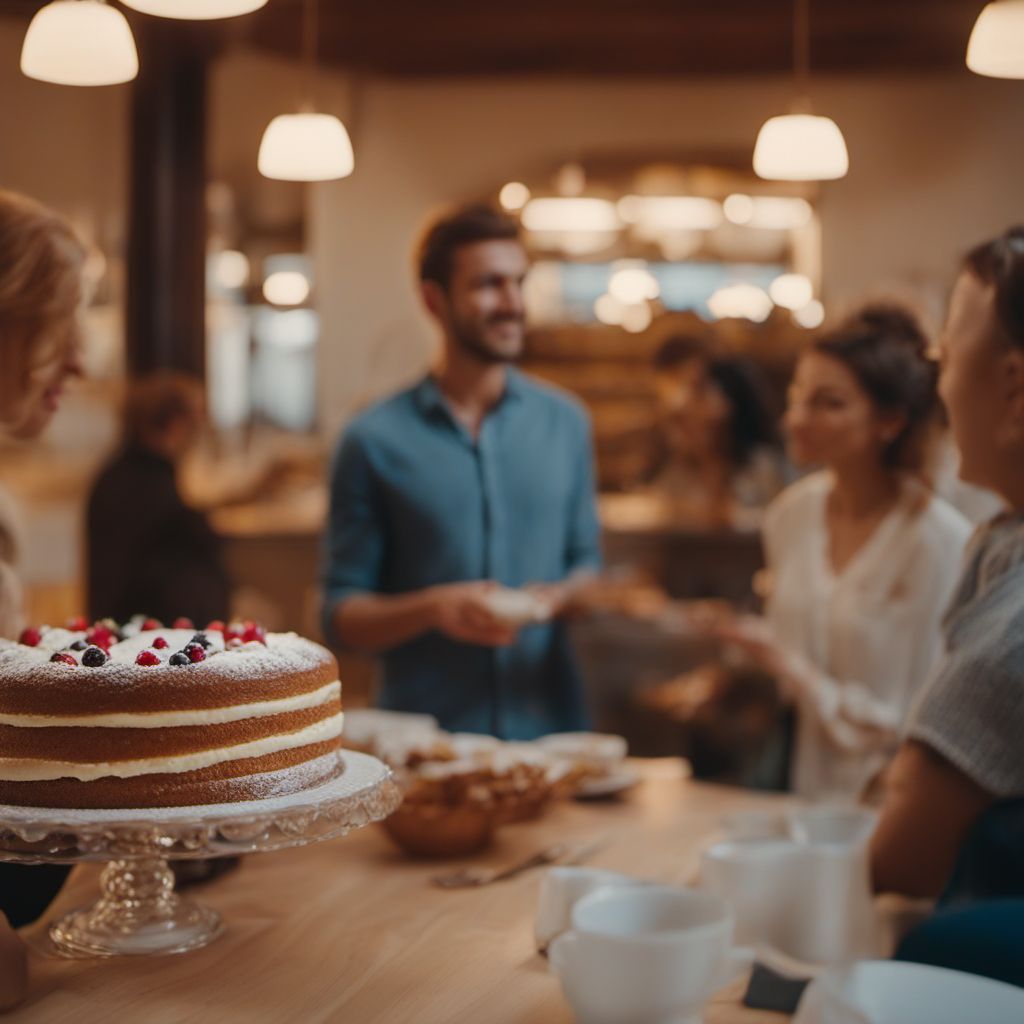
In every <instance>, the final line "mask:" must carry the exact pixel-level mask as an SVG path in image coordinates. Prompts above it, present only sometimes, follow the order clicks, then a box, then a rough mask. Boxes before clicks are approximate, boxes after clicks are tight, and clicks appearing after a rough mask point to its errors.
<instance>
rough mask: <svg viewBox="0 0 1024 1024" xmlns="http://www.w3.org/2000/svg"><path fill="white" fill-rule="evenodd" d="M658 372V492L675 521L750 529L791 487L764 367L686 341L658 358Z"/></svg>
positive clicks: (673, 341)
mask: <svg viewBox="0 0 1024 1024" xmlns="http://www.w3.org/2000/svg"><path fill="white" fill-rule="evenodd" d="M654 369H655V382H656V389H657V396H658V407H659V416H658V419H659V425H660V427H661V452H660V453H659V456H658V458H657V464H656V466H655V468H654V470H653V473H652V477H653V478H652V480H651V483H650V485H649V489H650V491H651V492H652V493H654V494H656V495H657V496H658V497H660V498H662V499H663V500H665V501H666V502H667V503H668V504H669V506H670V509H671V513H670V514H671V517H672V518H673V519H675V520H683V521H685V522H689V523H693V524H694V525H697V526H730V525H744V524H745V523H746V522H747V521H748V520H749V519H750V517H751V516H752V515H753V516H756V514H757V512H758V511H759V510H763V509H764V508H765V506H767V505H768V503H769V502H770V501H771V500H772V499H773V498H774V497H775V496H776V495H777V494H778V493H779V491H781V490H782V488H783V486H784V485H785V482H786V479H785V472H784V468H783V459H782V453H781V446H780V438H779V429H778V417H777V416H776V414H775V412H774V410H773V408H772V400H771V393H770V390H769V388H768V385H767V383H766V382H765V381H764V380H763V379H762V377H761V375H760V373H759V370H758V367H757V366H755V365H754V364H753V363H751V362H750V361H749V360H746V359H741V358H738V357H736V356H729V355H716V354H714V353H713V352H712V351H711V350H710V349H709V348H708V347H707V346H706V345H705V344H704V343H703V342H702V341H700V340H699V339H697V338H691V337H684V336H678V337H673V338H670V339H669V340H668V341H666V342H665V343H664V344H663V345H662V346H661V348H660V349H658V351H657V352H656V353H655V356H654Z"/></svg>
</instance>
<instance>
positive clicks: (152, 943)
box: [0, 751, 402, 956]
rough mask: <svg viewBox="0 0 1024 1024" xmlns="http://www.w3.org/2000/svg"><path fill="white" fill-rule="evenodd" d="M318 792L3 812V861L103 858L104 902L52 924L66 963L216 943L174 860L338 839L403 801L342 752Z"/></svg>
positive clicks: (370, 763) (383, 772)
mask: <svg viewBox="0 0 1024 1024" xmlns="http://www.w3.org/2000/svg"><path fill="white" fill-rule="evenodd" d="M343 759H344V762H345V770H344V771H343V772H342V774H341V775H340V776H338V778H336V779H333V780H332V781H331V782H328V783H326V784H324V785H322V786H317V787H316V788H314V789H307V790H305V791H303V792H301V793H293V794H291V795H289V796H284V797H275V798H272V799H268V800H258V801H252V802H247V803H232V804H207V805H203V806H199V807H164V808H154V809H151V810H100V811H97V810H93V811H77V810H58V809H45V808H38V807H8V806H3V805H0V860H2V861H11V862H14V863H20V864H77V863H79V862H81V861H106V862H107V866H106V868H105V869H104V871H103V873H102V875H101V876H100V888H101V896H100V898H99V899H98V900H97V901H96V902H95V903H94V904H92V906H90V907H83V908H79V909H78V910H75V911H72V912H71V913H70V914H68V915H67V916H66V917H64V918H62V919H61V920H59V921H56V922H54V923H53V924H52V925H51V926H50V938H51V939H52V940H53V943H54V945H55V946H56V948H57V950H58V951H59V952H60V953H63V954H65V955H69V956H122V955H151V954H162V953H184V952H187V951H188V950H190V949H198V948H199V947H201V946H205V945H206V944H207V943H208V942H211V941H212V940H213V939H215V938H216V937H217V936H218V935H219V934H220V933H221V931H222V930H223V923H222V921H221V919H220V915H219V914H217V913H216V912H215V911H213V910H211V909H210V908H209V907H204V906H200V905H198V904H195V903H191V902H189V901H188V900H184V899H181V898H180V897H179V896H178V895H177V894H176V893H175V892H174V875H173V874H172V873H171V870H170V868H169V867H168V864H167V862H168V861H170V860H197V859H205V858H210V857H228V856H236V855H238V854H242V853H264V852H267V851H270V850H283V849H286V848H288V847H291V846H304V845H306V844H307V843H314V842H317V841H319V840H322V839H335V838H337V837H339V836H343V835H346V834H348V833H349V832H351V831H353V830H354V829H357V828H362V827H363V826H364V825H369V824H370V823H371V822H374V821H380V820H381V819H382V818H386V817H387V816H388V815H389V814H390V813H391V812H392V811H393V810H395V808H396V807H398V805H399V804H400V803H401V802H402V794H401V791H400V790H399V788H398V785H397V783H396V782H395V780H394V778H393V776H392V774H391V770H390V769H389V768H388V767H387V766H386V765H384V764H382V763H381V762H380V761H378V760H377V759H376V758H374V757H370V756H369V755H367V754H358V753H355V752H353V751H345V752H344V755H343Z"/></svg>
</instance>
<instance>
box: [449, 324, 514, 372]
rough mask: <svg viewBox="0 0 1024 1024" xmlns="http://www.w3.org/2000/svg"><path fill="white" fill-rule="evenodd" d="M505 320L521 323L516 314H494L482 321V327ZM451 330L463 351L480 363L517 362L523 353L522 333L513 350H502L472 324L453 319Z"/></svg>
mask: <svg viewBox="0 0 1024 1024" xmlns="http://www.w3.org/2000/svg"><path fill="white" fill-rule="evenodd" d="M506 320H510V321H513V322H515V323H518V324H520V325H522V322H523V321H522V318H521V317H518V316H494V317H491V318H489V319H488V320H487V321H486V322H485V323H484V328H487V327H489V326H490V325H491V324H497V323H502V322H503V321H506ZM451 332H452V337H453V338H454V340H455V342H456V343H457V344H458V346H459V348H461V349H463V351H465V352H469V353H470V354H471V355H473V356H475V357H476V358H477V359H479V360H480V362H482V363H493V364H498V363H514V362H517V361H518V360H519V359H520V358H521V357H522V354H523V339H522V335H520V338H519V342H518V344H517V346H516V350H515V352H504V351H502V350H501V348H500V347H499V346H498V345H494V344H492V343H489V342H488V341H487V339H486V338H485V337H484V333H483V331H482V330H480V329H478V328H477V327H476V326H475V325H474V324H469V323H466V322H464V321H458V320H453V321H452V324H451Z"/></svg>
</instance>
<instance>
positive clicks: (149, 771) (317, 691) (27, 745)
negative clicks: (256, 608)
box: [0, 621, 343, 808]
mask: <svg viewBox="0 0 1024 1024" xmlns="http://www.w3.org/2000/svg"><path fill="white" fill-rule="evenodd" d="M72 625H75V626H78V627H81V628H75V629H42V630H26V632H25V633H24V634H22V641H23V642H21V643H11V642H8V641H0V804H13V805H19V806H31V807H55V808H125V807H139V808H146V807H181V806H193V805H197V804H216V803H228V802H237V801H244V800H259V799H264V798H269V797H275V796H282V795H286V794H289V793H294V792H297V791H299V790H303V789H307V788H310V787H312V786H316V785H320V784H321V783H324V782H327V781H329V780H330V779H332V778H334V777H336V776H337V775H338V774H340V772H341V771H342V761H341V758H340V754H339V750H340V742H341V731H342V722H343V714H342V709H341V683H340V681H339V679H338V666H337V663H336V662H335V660H334V658H333V657H332V655H331V654H330V652H329V651H327V650H325V649H324V648H323V647H320V646H319V645H317V644H314V643H312V642H311V641H309V640H304V639H303V638H301V637H298V636H296V635H295V634H291V633H289V634H274V633H271V634H264V633H263V631H262V630H261V629H260V628H259V627H257V626H254V625H252V624H251V623H250V624H246V625H245V626H244V627H243V626H238V627H234V626H229V627H224V626H223V625H222V624H220V623H216V624H214V623H211V625H210V626H209V627H207V629H206V630H204V631H202V632H199V633H197V632H196V631H195V629H194V628H192V627H191V625H190V624H185V623H176V624H175V625H176V626H178V627H182V626H184V627H185V628H169V629H168V628H164V627H162V626H161V625H160V624H159V623H155V622H153V621H146V622H143V623H138V622H136V623H132V624H129V626H127V627H125V628H124V629H120V628H118V627H117V626H115V625H113V624H112V623H111V624H97V625H96V626H94V627H92V628H91V629H86V628H85V624H84V623H75V624H72ZM143 627H145V628H143Z"/></svg>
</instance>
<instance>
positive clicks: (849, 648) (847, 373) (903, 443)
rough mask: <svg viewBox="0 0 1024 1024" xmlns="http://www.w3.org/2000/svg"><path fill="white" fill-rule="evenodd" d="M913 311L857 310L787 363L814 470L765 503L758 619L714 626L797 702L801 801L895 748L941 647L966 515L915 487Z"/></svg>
mask: <svg viewBox="0 0 1024 1024" xmlns="http://www.w3.org/2000/svg"><path fill="white" fill-rule="evenodd" d="M926 350H927V339H926V338H925V336H924V333H923V332H922V330H921V328H920V326H919V325H918V323H917V321H916V319H915V318H914V317H913V316H911V315H910V314H909V313H907V312H905V311H904V310H902V309H900V308H897V307H893V306H870V307H867V308H865V309H863V310H862V311H860V312H859V313H857V314H856V315H854V316H852V317H850V318H849V319H848V320H846V321H845V322H844V323H842V324H841V325H840V326H839V327H838V328H837V329H836V330H833V331H831V332H829V333H826V334H824V335H823V336H821V337H820V338H819V339H818V340H817V341H816V342H815V343H814V344H813V345H812V346H811V347H810V348H808V349H807V350H806V351H805V352H804V353H803V355H802V356H801V357H800V360H799V362H798V364H797V368H796V373H795V376H794V379H793V382H792V385H791V387H790V391H789V396H788V408H787V412H786V416H785V427H786V433H787V437H788V445H789V454H790V457H791V458H792V460H793V461H794V462H795V463H796V464H797V465H799V466H801V467H821V471H819V472H816V473H812V474H811V475H809V476H807V477H805V478H804V479H802V480H800V481H799V482H798V483H796V484H794V485H793V486H791V487H790V488H788V489H787V490H786V491H784V492H783V494H781V495H780V496H779V498H778V499H777V500H776V501H775V502H774V503H773V504H772V506H771V507H770V508H769V509H768V512H767V515H766V517H765V523H764V530H763V536H764V547H765V555H766V561H767V566H768V579H769V583H770V592H769V595H768V598H767V606H766V618H765V619H764V620H762V619H753V618H740V619H731V620H727V621H725V622H724V623H719V625H718V627H717V630H716V631H717V633H718V635H719V636H721V637H723V638H725V639H728V640H732V641H734V642H736V643H738V644H739V645H740V646H741V647H743V648H745V649H746V650H747V651H748V653H750V654H751V655H752V656H753V657H754V659H755V660H756V661H757V662H758V663H759V664H760V665H761V666H762V667H763V668H765V669H767V670H769V671H771V672H772V673H773V674H774V675H775V676H776V677H777V678H778V680H779V683H780V685H781V687H782V689H783V691H784V692H785V693H786V694H788V695H789V696H790V697H791V699H792V700H793V702H794V705H795V709H796V715H797V729H796V739H795V749H794V756H793V763H792V766H791V773H790V782H791V786H792V788H793V789H794V790H795V791H796V792H797V793H799V794H800V795H801V796H804V797H808V798H814V799H844V798H845V799H850V798H856V797H857V796H859V795H860V794H861V793H862V792H863V790H864V789H865V787H866V786H867V784H868V783H869V782H870V781H871V780H872V779H873V778H874V777H875V776H876V775H877V774H878V772H879V771H880V770H881V768H882V767H883V766H884V764H885V762H886V760H887V759H888V757H889V756H890V755H891V754H892V752H893V751H894V750H895V748H896V745H897V742H898V739H899V735H900V730H901V729H902V727H903V723H904V721H905V718H906V715H907V713H908V711H909V708H910V705H911V702H912V700H913V698H914V696H915V694H916V692H917V689H918V687H919V686H920V685H921V683H922V681H923V680H924V678H925V676H926V674H927V672H928V670H929V669H930V667H931V665H932V663H933V662H934V660H935V659H936V658H937V656H938V654H939V651H940V623H941V619H942V614H943V611H944V610H945V606H946V604H947V603H948V601H949V598H950V596H951V595H952V592H953V587H954V584H955V582H956V578H957V575H958V573H959V569H960V563H961V558H962V554H963V548H964V545H965V543H966V541H967V537H968V535H969V533H970V526H969V524H968V523H967V521H966V520H965V519H964V518H963V517H962V516H961V515H960V514H959V513H958V512H956V511H955V510H954V509H953V508H952V507H951V506H949V505H947V504H946V503H945V502H943V501H942V500H941V499H940V498H937V497H936V496H935V495H934V494H932V493H931V492H930V491H929V490H928V488H927V487H925V485H924V484H923V483H922V482H921V479H920V472H921V468H922V466H923V462H924V456H925V446H926V439H927V438H928V436H929V433H930V426H931V424H932V421H933V418H934V416H935V414H936V410H937V408H938V398H937V394H936V373H935V367H934V365H933V363H932V362H931V361H930V360H929V359H928V358H927V354H926Z"/></svg>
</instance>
